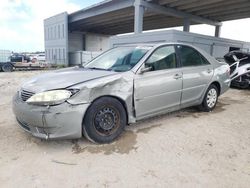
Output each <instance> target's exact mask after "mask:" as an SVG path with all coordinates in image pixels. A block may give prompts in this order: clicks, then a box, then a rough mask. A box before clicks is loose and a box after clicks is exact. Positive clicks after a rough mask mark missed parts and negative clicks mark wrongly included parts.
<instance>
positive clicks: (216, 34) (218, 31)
mask: <svg viewBox="0 0 250 188" xmlns="http://www.w3.org/2000/svg"><path fill="white" fill-rule="evenodd" d="M220 32H221V25H217V26H215V34H214V36H215V37H220Z"/></svg>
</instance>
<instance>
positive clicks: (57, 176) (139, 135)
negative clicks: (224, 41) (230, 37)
mask: <svg viewBox="0 0 250 188" xmlns="http://www.w3.org/2000/svg"><path fill="white" fill-rule="evenodd" d="M40 73H41V71H40V72H39V71H33V72H13V73H0V97H1V100H0V117H1V119H0V152H1V154H0V187H53V188H56V187H98V188H99V187H213V188H214V187H226V188H229V187H237V188H238V187H242V188H243V187H244V188H245V187H249V184H250V90H245V91H243V90H236V89H230V90H229V91H228V92H227V93H226V94H224V95H223V96H221V97H220V99H219V103H218V106H217V107H216V109H215V110H214V111H213V112H211V113H200V112H198V111H197V110H195V109H193V108H189V109H185V110H182V111H179V112H175V113H171V114H168V115H164V116H160V117H156V118H152V119H148V120H146V121H143V122H140V123H137V124H135V125H131V126H129V127H127V130H126V131H125V133H124V134H123V135H122V136H121V137H120V138H119V139H118V140H117V141H116V142H114V143H112V144H108V145H95V144H92V143H90V142H88V141H86V139H84V138H82V139H79V140H62V141H44V140H40V139H36V138H34V137H32V136H30V135H29V134H27V133H25V132H23V130H21V129H20V128H19V127H18V125H17V123H16V121H15V117H14V115H13V113H12V109H11V100H12V96H13V95H14V93H15V92H16V90H17V89H18V88H19V86H20V84H21V83H22V82H23V81H25V80H26V79H28V78H30V77H31V76H34V75H37V74H40Z"/></svg>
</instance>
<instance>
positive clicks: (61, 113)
mask: <svg viewBox="0 0 250 188" xmlns="http://www.w3.org/2000/svg"><path fill="white" fill-rule="evenodd" d="M21 92H22V91H19V92H17V94H16V95H15V96H14V99H13V111H14V113H15V115H16V119H17V121H18V123H19V125H20V127H21V128H22V129H24V130H25V131H26V132H29V133H31V134H32V135H33V136H35V137H38V138H42V139H55V138H65V139H73V138H80V137H81V136H82V134H81V123H82V114H84V113H85V111H86V109H87V108H88V104H80V105H73V104H70V103H67V102H64V103H62V104H60V105H54V106H49V105H47V106H42V105H32V104H28V103H27V102H26V101H24V100H23V99H22V97H20V93H21Z"/></svg>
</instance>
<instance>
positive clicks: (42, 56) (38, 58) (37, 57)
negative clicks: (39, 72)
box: [31, 53, 45, 62]
mask: <svg viewBox="0 0 250 188" xmlns="http://www.w3.org/2000/svg"><path fill="white" fill-rule="evenodd" d="M31 61H32V62H37V61H38V62H45V53H40V54H35V55H32V56H31Z"/></svg>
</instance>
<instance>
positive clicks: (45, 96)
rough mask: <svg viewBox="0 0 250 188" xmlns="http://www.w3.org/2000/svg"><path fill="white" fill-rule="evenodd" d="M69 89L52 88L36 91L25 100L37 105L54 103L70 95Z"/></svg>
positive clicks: (63, 100) (58, 102)
mask: <svg viewBox="0 0 250 188" xmlns="http://www.w3.org/2000/svg"><path fill="white" fill-rule="evenodd" d="M72 94H74V93H72V92H71V91H69V90H53V91H46V92H42V93H37V94H35V95H33V96H32V97H30V98H29V99H28V100H27V103H29V104H37V105H56V104H60V103H63V102H65V101H66V100H67V99H68V98H70V97H71V96H72Z"/></svg>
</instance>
